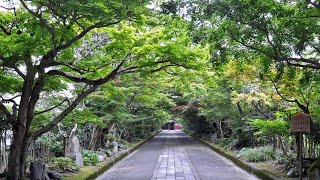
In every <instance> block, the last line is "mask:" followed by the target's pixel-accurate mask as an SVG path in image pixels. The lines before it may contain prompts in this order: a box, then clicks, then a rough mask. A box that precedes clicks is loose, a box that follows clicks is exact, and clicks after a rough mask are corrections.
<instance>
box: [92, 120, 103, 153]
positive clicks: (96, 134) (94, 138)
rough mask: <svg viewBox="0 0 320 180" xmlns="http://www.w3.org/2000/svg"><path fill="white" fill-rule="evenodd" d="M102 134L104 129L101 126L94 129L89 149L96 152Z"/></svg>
mask: <svg viewBox="0 0 320 180" xmlns="http://www.w3.org/2000/svg"><path fill="white" fill-rule="evenodd" d="M101 133H102V128H101V127H99V126H94V127H93V131H92V135H91V139H90V143H89V149H90V150H95V148H96V145H97V142H98V139H99V137H100V135H101Z"/></svg>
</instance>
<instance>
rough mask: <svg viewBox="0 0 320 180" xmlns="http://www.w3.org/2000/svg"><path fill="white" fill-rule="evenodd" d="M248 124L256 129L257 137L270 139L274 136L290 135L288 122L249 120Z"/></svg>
mask: <svg viewBox="0 0 320 180" xmlns="http://www.w3.org/2000/svg"><path fill="white" fill-rule="evenodd" d="M248 124H250V125H252V126H253V127H255V128H257V129H258V131H257V132H256V133H255V135H257V136H267V137H270V136H271V137H272V136H274V135H289V134H290V127H289V125H290V123H289V122H288V121H281V120H262V119H254V120H250V122H248Z"/></svg>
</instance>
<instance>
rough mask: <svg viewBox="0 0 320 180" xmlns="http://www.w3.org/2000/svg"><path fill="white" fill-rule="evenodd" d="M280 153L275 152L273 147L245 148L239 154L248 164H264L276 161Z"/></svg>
mask: <svg viewBox="0 0 320 180" xmlns="http://www.w3.org/2000/svg"><path fill="white" fill-rule="evenodd" d="M278 154H279V152H273V150H272V147H271V146H263V147H255V148H243V149H241V151H240V152H239V155H238V156H240V157H243V158H244V159H245V160H246V161H248V162H264V161H268V160H272V159H276V158H277V156H278Z"/></svg>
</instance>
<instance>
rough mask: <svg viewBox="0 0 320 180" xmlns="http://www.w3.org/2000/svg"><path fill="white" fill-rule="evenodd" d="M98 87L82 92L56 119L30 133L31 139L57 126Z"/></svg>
mask: <svg viewBox="0 0 320 180" xmlns="http://www.w3.org/2000/svg"><path fill="white" fill-rule="evenodd" d="M97 87H98V85H94V86H91V87H90V88H89V89H87V90H83V91H82V92H81V93H80V94H79V95H78V96H77V98H76V99H75V100H74V101H73V102H72V103H71V104H70V105H69V106H68V107H67V108H66V109H65V110H64V111H62V112H61V113H60V114H59V115H58V116H57V117H56V118H54V119H53V120H52V121H51V122H50V123H49V124H47V125H45V126H44V127H42V128H40V129H38V130H37V131H35V132H33V133H32V137H33V138H37V137H39V136H41V135H42V134H44V133H46V132H48V131H50V130H51V129H52V128H53V127H54V126H55V125H57V124H58V123H59V122H60V121H62V120H63V118H64V117H66V116H67V115H68V114H69V113H70V112H71V111H72V110H73V109H75V108H76V106H77V105H78V104H79V103H80V102H81V101H82V100H83V99H84V98H85V97H86V96H87V95H89V94H90V93H92V92H93V91H95V90H96V89H97Z"/></svg>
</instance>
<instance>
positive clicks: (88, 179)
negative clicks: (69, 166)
mask: <svg viewBox="0 0 320 180" xmlns="http://www.w3.org/2000/svg"><path fill="white" fill-rule="evenodd" d="M160 132H161V131H158V132H156V133H155V134H153V135H151V136H149V137H148V138H147V139H144V140H142V141H141V142H139V143H138V144H137V145H135V146H134V147H132V148H130V149H129V150H127V151H126V152H122V153H119V154H118V156H116V157H113V159H112V160H111V161H109V162H107V163H106V164H103V165H101V166H100V167H98V168H97V169H92V171H91V172H87V176H84V177H82V176H81V175H82V174H81V175H80V176H81V177H82V178H81V179H83V180H94V179H95V178H97V177H98V176H100V175H101V174H103V173H104V172H105V171H107V170H108V169H110V168H111V167H112V166H113V165H115V164H116V163H117V162H119V161H121V160H122V159H123V158H125V157H127V156H128V155H129V154H131V153H132V152H134V151H135V150H137V149H138V148H139V147H141V146H142V145H143V144H145V143H146V142H147V141H149V140H151V139H152V138H154V137H155V136H156V135H158V134H159V133H160ZM75 178H76V177H75Z"/></svg>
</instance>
